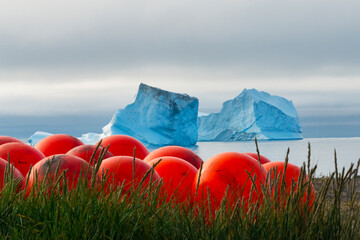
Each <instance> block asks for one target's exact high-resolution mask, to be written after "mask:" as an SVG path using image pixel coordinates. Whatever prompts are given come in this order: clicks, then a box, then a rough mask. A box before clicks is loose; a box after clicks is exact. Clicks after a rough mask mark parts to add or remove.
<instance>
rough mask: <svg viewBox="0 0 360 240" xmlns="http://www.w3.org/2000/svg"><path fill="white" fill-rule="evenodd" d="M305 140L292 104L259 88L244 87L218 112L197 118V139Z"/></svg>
mask: <svg viewBox="0 0 360 240" xmlns="http://www.w3.org/2000/svg"><path fill="white" fill-rule="evenodd" d="M255 138H257V139H259V140H287V139H289V140H290V139H302V131H301V126H300V123H299V118H298V114H297V112H296V109H295V107H294V105H293V103H292V101H289V100H287V99H285V98H283V97H279V96H272V95H270V94H268V93H266V92H259V91H257V90H256V89H244V90H243V91H242V92H241V93H240V94H239V95H238V96H237V97H235V98H234V99H232V100H228V101H226V102H224V103H223V106H222V108H221V110H220V112H218V113H211V114H209V115H205V116H200V117H199V118H198V141H244V140H245V141H246V140H253V139H255Z"/></svg>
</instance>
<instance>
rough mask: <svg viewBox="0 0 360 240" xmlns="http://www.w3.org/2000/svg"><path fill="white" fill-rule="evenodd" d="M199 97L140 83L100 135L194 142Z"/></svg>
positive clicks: (149, 142) (155, 141)
mask: <svg viewBox="0 0 360 240" xmlns="http://www.w3.org/2000/svg"><path fill="white" fill-rule="evenodd" d="M198 108H199V100H198V99H197V98H195V97H190V96H189V95H187V94H179V93H173V92H169V91H165V90H162V89H159V88H155V87H151V86H148V85H146V84H143V83H141V84H140V86H139V90H138V93H137V95H136V98H135V101H134V102H133V103H131V104H129V105H127V106H126V107H125V108H124V109H120V110H118V111H117V112H116V113H115V114H114V116H113V118H112V119H111V121H110V123H109V124H107V125H106V126H105V127H103V134H104V136H110V135H115V134H125V135H129V136H132V137H135V138H136V139H138V140H139V141H141V142H142V143H144V144H146V145H155V146H156V145H160V146H161V145H181V146H191V145H194V144H196V142H197V138H198V129H197V118H198Z"/></svg>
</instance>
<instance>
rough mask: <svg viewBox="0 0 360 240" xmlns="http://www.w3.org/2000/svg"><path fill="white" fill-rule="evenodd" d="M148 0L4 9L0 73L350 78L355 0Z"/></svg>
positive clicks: (355, 51)
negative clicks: (165, 70)
mask: <svg viewBox="0 0 360 240" xmlns="http://www.w3.org/2000/svg"><path fill="white" fill-rule="evenodd" d="M154 2H155V3H159V4H158V5H156V4H150V3H145V2H141V3H130V2H128V3H127V2H122V3H116V2H115V1H106V2H105V3H104V4H103V5H96V4H94V3H88V1H79V2H78V3H77V4H74V5H71V6H73V8H70V9H69V7H70V6H69V5H66V4H65V6H63V5H64V4H63V5H60V4H58V5H56V7H57V9H54V8H53V7H50V5H46V4H45V5H41V4H37V5H35V6H34V7H33V8H32V9H31V10H30V13H27V14H24V17H25V19H21V20H19V21H15V20H14V18H13V17H11V16H10V15H9V14H7V15H6V14H5V16H3V17H2V18H1V19H2V20H3V21H2V24H0V39H1V40H0V51H1V53H2V54H1V56H0V70H2V71H7V70H9V69H14V70H22V69H25V70H26V69H30V70H33V69H35V70H38V71H51V70H54V71H60V72H70V73H73V72H75V73H76V72H78V73H79V72H80V73H81V72H82V73H86V72H103V73H106V72H120V73H121V72H122V71H128V70H129V69H137V68H143V67H148V66H150V67H167V66H169V67H171V66H180V67H183V68H185V69H186V68H188V69H192V68H195V69H197V68H199V69H214V68H217V69H219V70H223V71H226V70H230V71H235V74H238V75H240V76H241V75H244V76H261V77H266V76H279V75H282V74H284V75H287V76H294V75H312V74H314V73H315V74H323V75H326V74H328V75H333V74H339V75H342V74H353V75H357V76H359V75H360V70H359V68H358V65H359V64H360V52H359V51H360V50H359V48H358V47H357V45H358V42H359V41H360V33H359V31H356V30H357V29H359V27H360V26H359V25H360V15H359V14H358V13H357V11H356V9H359V8H360V3H359V2H358V1H342V2H337V1H317V2H312V1H279V0H277V1H271V3H270V2H268V1H256V2H255V1H221V2H218V1H199V2H197V1H195V2H194V1H183V2H182V3H179V2H178V3H174V2H172V3H170V2H169V1H154ZM23 4H24V5H25V6H26V5H29V3H25V2H24V3H23ZM92 4H93V5H92ZM5 6H6V4H5ZM18 8H24V7H21V6H18ZM14 9H16V7H14ZM55 10H57V11H55ZM2 11H4V10H2ZM48 11H49V12H48ZM20 12H21V11H20ZM0 13H1V12H0ZM37 14H38V15H39V16H40V17H39V16H38V15H37ZM42 14H43V15H44V16H43V17H41V16H42ZM7 18H9V19H10V20H12V21H6V20H7ZM7 22H8V23H7ZM12 22H14V23H13V24H14V25H13V26H12V25H11V23H12ZM15 27H16V28H18V29H15V30H14V29H12V28H15ZM234 69H236V70H234Z"/></svg>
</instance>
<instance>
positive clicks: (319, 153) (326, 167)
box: [192, 138, 360, 176]
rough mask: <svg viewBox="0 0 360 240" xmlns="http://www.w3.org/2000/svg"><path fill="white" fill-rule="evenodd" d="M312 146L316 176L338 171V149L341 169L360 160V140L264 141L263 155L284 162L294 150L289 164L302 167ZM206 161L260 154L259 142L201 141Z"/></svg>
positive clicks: (200, 152)
mask: <svg viewBox="0 0 360 240" xmlns="http://www.w3.org/2000/svg"><path fill="white" fill-rule="evenodd" d="M308 143H310V146H311V165H312V166H313V165H315V164H317V165H318V166H317V171H316V175H317V176H321V175H325V176H326V175H328V174H329V173H330V172H333V171H335V166H334V150H335V149H336V153H337V159H338V167H339V169H341V168H342V167H345V168H346V169H347V168H349V166H350V164H351V163H352V162H353V163H357V161H358V159H359V158H360V138H306V139H303V140H292V141H260V142H258V145H259V150H260V154H262V155H264V156H266V157H268V158H269V159H270V160H271V161H284V160H285V157H286V152H287V149H288V148H290V154H289V162H290V163H293V164H295V165H298V166H301V165H302V164H303V162H304V161H307V155H308ZM192 150H193V151H195V152H196V153H197V154H198V155H199V156H200V157H201V158H202V159H203V160H205V161H206V159H209V158H210V157H212V156H214V155H216V154H218V153H222V152H229V151H231V152H256V146H255V142H198V144H197V147H195V148H193V149H192Z"/></svg>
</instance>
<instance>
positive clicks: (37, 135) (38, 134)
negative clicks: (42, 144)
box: [28, 131, 53, 146]
mask: <svg viewBox="0 0 360 240" xmlns="http://www.w3.org/2000/svg"><path fill="white" fill-rule="evenodd" d="M51 135H53V134H52V133H48V132H42V131H36V132H35V133H34V134H33V135H31V136H30V137H29V138H28V143H29V144H30V145H31V146H35V145H36V144H37V143H38V142H39V141H40V140H41V139H43V138H46V137H47V136H51Z"/></svg>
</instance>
